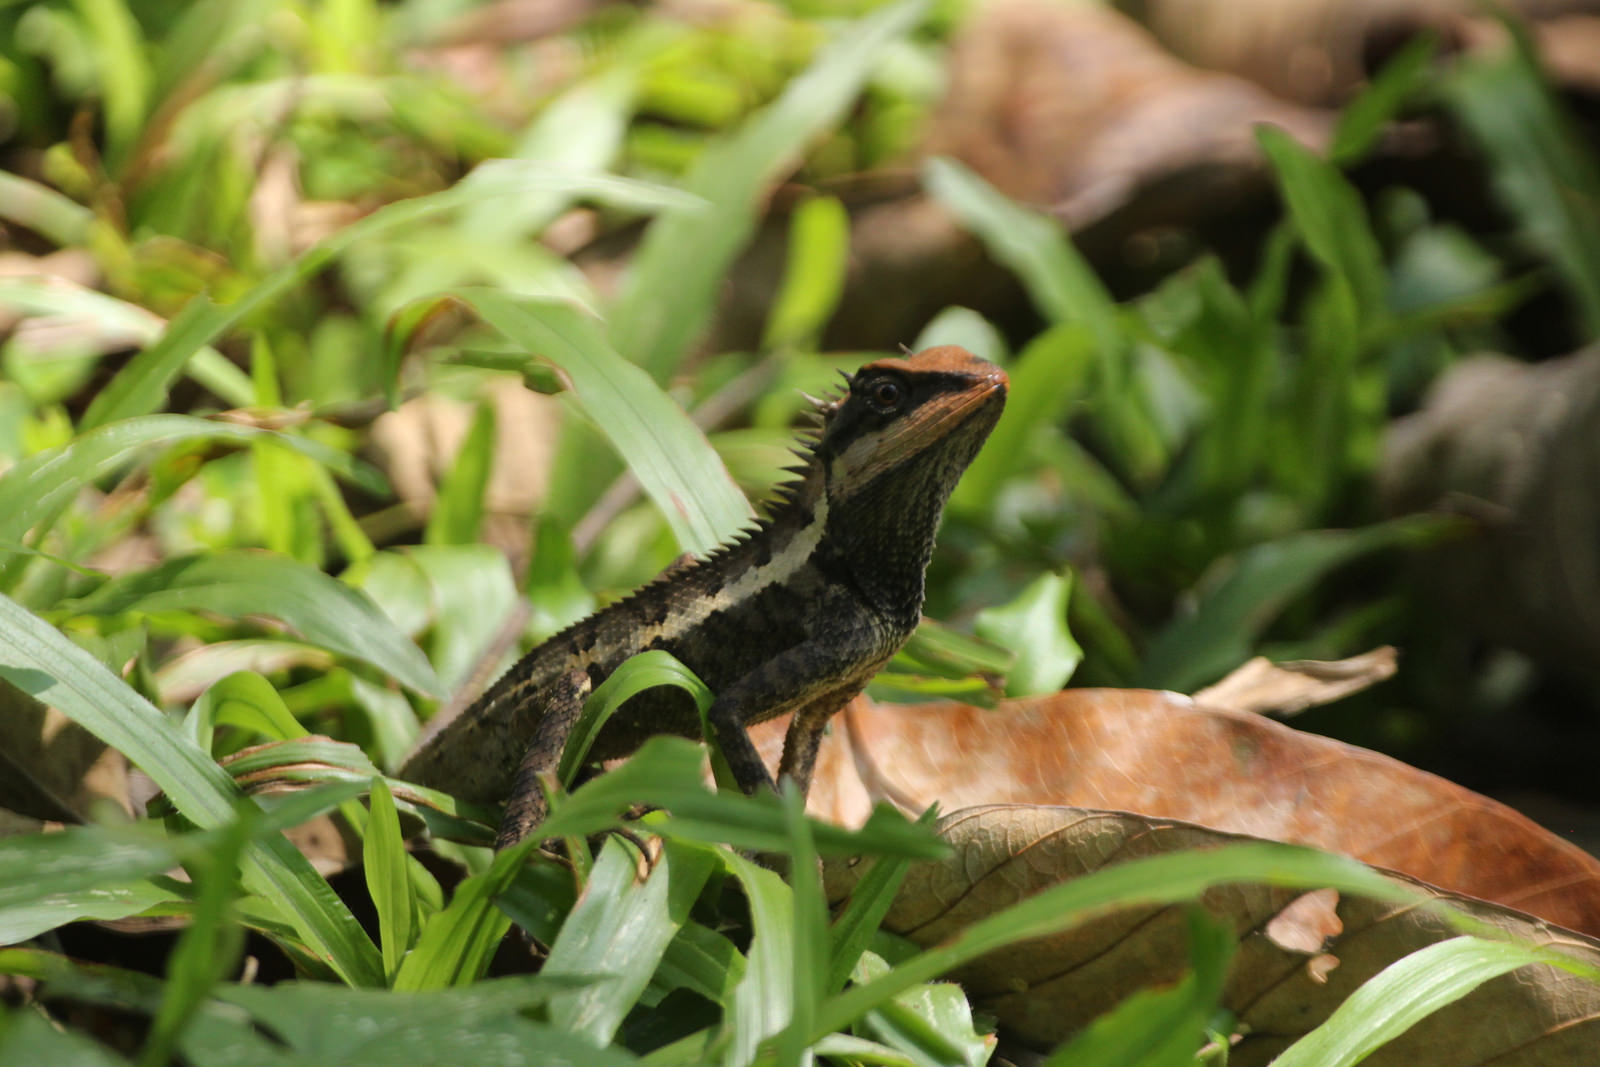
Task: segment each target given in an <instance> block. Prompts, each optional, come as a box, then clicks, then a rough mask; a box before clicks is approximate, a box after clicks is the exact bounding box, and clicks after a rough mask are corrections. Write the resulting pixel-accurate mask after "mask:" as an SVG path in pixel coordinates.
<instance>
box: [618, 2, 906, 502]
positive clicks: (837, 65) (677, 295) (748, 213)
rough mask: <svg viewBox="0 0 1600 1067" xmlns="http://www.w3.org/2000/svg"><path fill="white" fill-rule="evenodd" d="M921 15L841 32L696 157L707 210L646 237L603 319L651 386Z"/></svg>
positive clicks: (871, 21)
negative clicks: (767, 210) (774, 199)
mask: <svg viewBox="0 0 1600 1067" xmlns="http://www.w3.org/2000/svg"><path fill="white" fill-rule="evenodd" d="M924 10H925V5H924V4H923V3H922V2H921V0H905V2H902V3H899V4H895V5H893V6H891V7H888V8H885V9H883V10H881V11H878V12H876V13H874V14H872V15H869V16H868V17H866V18H864V19H861V20H859V21H857V22H855V23H851V24H847V25H845V26H842V27H841V28H840V30H839V33H838V35H837V37H836V38H835V39H834V41H833V42H832V43H831V44H830V45H829V46H828V47H827V48H825V49H824V50H823V51H822V53H821V54H820V55H819V56H818V57H817V59H816V61H815V62H814V63H812V65H811V67H810V68H809V69H808V70H806V72H805V73H803V74H801V75H800V76H799V77H798V78H795V79H794V80H793V81H791V82H790V83H789V85H788V87H787V88H786V89H785V90H784V92H783V95H781V96H780V97H779V98H778V99H777V100H775V101H774V102H773V103H771V104H769V105H768V106H767V107H765V108H763V109H762V110H761V111H760V112H758V113H757V114H756V115H754V116H753V117H751V118H750V119H748V120H746V122H745V123H744V124H743V125H742V126H740V127H739V129H738V130H736V131H734V132H733V133H732V134H731V135H729V136H727V137H725V138H723V139H721V140H719V141H716V142H714V143H713V144H711V145H709V146H707V147H706V148H705V149H704V150H702V151H701V153H700V155H699V157H698V158H697V159H696V161H695V163H694V166H693V168H692V169H691V170H690V172H689V174H688V175H687V176H686V177H685V178H684V182H683V185H684V188H685V189H687V190H688V191H689V192H690V193H693V194H695V195H696V196H698V197H700V198H701V199H703V200H704V201H706V202H707V203H708V204H709V205H710V206H709V207H708V208H706V209H703V210H702V209H698V208H697V209H672V210H668V211H666V212H664V213H663V214H661V215H660V216H659V217H658V218H657V219H656V221H655V222H654V223H653V224H652V225H651V226H650V228H649V229H648V230H647V231H646V232H645V236H644V240H643V242H641V244H640V246H639V248H638V250H637V251H636V252H635V253H634V256H633V261H632V265H631V267H630V270H629V273H628V276H627V278H626V279H625V280H624V282H623V288H622V292H621V295H620V296H619V297H618V298H617V301H616V303H615V305H614V306H613V307H612V310H611V313H610V316H609V319H610V336H611V341H612V343H613V344H614V345H615V346H616V350H617V351H618V352H621V353H622V354H623V355H624V356H625V357H627V358H628V359H630V360H632V361H633V362H634V363H636V364H638V365H639V366H641V367H643V368H644V369H645V370H646V371H647V372H649V374H650V376H651V377H653V378H654V379H655V380H656V381H658V382H661V381H665V380H666V379H667V377H668V376H669V375H671V374H672V372H673V371H674V370H675V369H676V368H677V366H678V362H679V360H681V359H682V357H683V354H684V353H685V352H686V351H687V350H688V348H689V346H690V345H691V344H693V343H694V340H695V337H696V335H697V334H698V333H699V332H700V330H701V329H702V327H703V326H704V325H705V323H706V321H707V320H708V318H709V316H710V314H711V311H712V305H713V303H714V302H715V299H716V294H717V289H718V287H719V286H720V285H721V284H722V282H723V279H724V277H725V276H726V275H727V272H728V267H729V265H730V264H731V263H732V262H733V260H734V257H735V256H737V255H738V254H739V251H740V250H741V249H742V248H743V247H744V246H745V244H746V243H747V242H748V241H749V238H750V235H751V234H752V233H753V232H754V228H755V224H756V220H757V215H758V212H759V211H760V207H761V200H762V198H763V197H764V196H765V195H766V192H767V190H768V188H769V187H770V186H771V185H772V184H773V183H775V182H777V181H779V180H780V179H782V178H783V177H784V176H785V175H786V173H787V172H788V171H789V170H790V169H791V168H793V167H794V166H795V164H796V163H798V162H799V161H800V158H801V155H802V153H803V152H804V151H805V150H806V147H807V146H808V145H809V144H810V143H811V142H812V141H813V140H814V139H815V138H816V137H818V136H819V135H821V134H822V133H823V132H824V131H826V130H829V129H831V128H833V127H834V126H835V125H836V124H837V123H838V121H839V119H840V118H841V117H842V116H843V114H844V112H845V109H846V108H848V107H849V106H850V104H851V102H852V101H854V100H855V98H856V95H857V94H858V93H859V92H860V90H861V86H862V84H863V83H864V82H865V81H866V79H867V78H868V76H869V75H870V74H871V73H872V71H873V67H874V64H875V63H877V62H878V61H879V59H880V58H881V56H882V53H883V50H884V48H885V47H886V46H887V45H888V44H889V43H890V42H891V41H893V40H895V39H896V38H899V37H901V36H903V35H905V34H906V33H909V32H910V31H911V29H912V28H913V27H914V26H915V25H917V23H918V22H919V21H920V20H921V18H922V15H923V12H924ZM725 532H726V531H725Z"/></svg>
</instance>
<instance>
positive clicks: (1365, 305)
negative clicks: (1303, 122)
mask: <svg viewBox="0 0 1600 1067" xmlns="http://www.w3.org/2000/svg"><path fill="white" fill-rule="evenodd" d="M1256 140H1257V142H1259V143H1260V145H1261V150H1262V152H1264V153H1265V154H1266V157H1267V160H1268V162H1270V163H1271V164H1272V169H1273V171H1274V172H1275V173H1276V175H1277V179H1278V187H1279V189H1280V191H1281V192H1282V194H1283V199H1284V203H1285V204H1286V205H1287V206H1288V208H1289V214H1290V216H1291V217H1292V218H1293V219H1294V224H1295V228H1296V229H1297V230H1298V231H1299V233H1300V239H1301V240H1302V241H1304V242H1305V246H1306V250H1307V251H1309V252H1310V253H1311V256H1312V258H1313V259H1315V260H1316V261H1317V262H1318V263H1319V264H1321V265H1322V267H1323V269H1324V270H1326V271H1327V272H1328V273H1329V274H1330V275H1332V276H1333V277H1335V278H1337V279H1339V282H1340V283H1341V284H1342V285H1343V286H1345V287H1346V289H1347V291H1348V292H1349V294H1350V298H1351V299H1352V300H1353V302H1354V304H1355V309H1356V312H1357V314H1358V316H1359V324H1360V325H1361V327H1362V328H1363V329H1367V328H1370V327H1371V326H1372V325H1374V324H1375V323H1377V322H1379V321H1381V320H1382V318H1383V315H1384V312H1385V303H1386V297H1385V295H1384V289H1385V285H1386V274H1385V272H1384V266H1383V250H1382V249H1381V248H1379V247H1378V239H1377V238H1376V237H1375V236H1373V233H1372V226H1371V223H1370V222H1369V221H1368V219H1367V209H1366V207H1365V206H1364V205H1363V204H1362V202H1361V194H1360V193H1358V192H1356V190H1355V188H1354V187H1353V186H1352V185H1351V184H1350V183H1349V182H1348V181H1346V180H1345V178H1344V176H1343V175H1342V174H1340V173H1339V171H1338V169H1337V168H1336V167H1334V166H1333V165H1332V164H1331V163H1328V162H1327V161H1325V160H1322V159H1319V158H1317V156H1315V155H1314V154H1312V152H1311V151H1310V150H1309V149H1308V148H1306V147H1305V146H1304V145H1302V144H1301V143H1300V142H1299V141H1296V140H1295V139H1294V138H1293V137H1290V136H1289V135H1288V134H1287V133H1284V132H1283V131H1282V130H1280V129H1278V128H1277V127H1276V126H1259V127H1257V128H1256Z"/></svg>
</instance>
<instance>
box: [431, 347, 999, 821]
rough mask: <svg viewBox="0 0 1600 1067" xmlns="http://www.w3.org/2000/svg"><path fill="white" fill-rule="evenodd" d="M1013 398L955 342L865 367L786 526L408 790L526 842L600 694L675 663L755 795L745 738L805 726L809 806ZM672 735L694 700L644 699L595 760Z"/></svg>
mask: <svg viewBox="0 0 1600 1067" xmlns="http://www.w3.org/2000/svg"><path fill="white" fill-rule="evenodd" d="M1006 389H1007V381H1006V376H1005V373H1004V372H1003V371H1001V370H1000V368H998V367H996V366H995V365H994V364H992V363H989V362H986V361H985V360H981V359H979V358H977V357H976V356H974V355H972V354H971V353H970V352H968V351H966V350H965V349H963V348H958V347H955V346H953V345H947V346H943V347H940V348H930V349H928V350H926V351H924V352H920V353H918V354H916V355H913V356H910V357H908V358H905V359H884V360H879V361H877V362H875V363H870V364H868V365H866V366H864V367H862V368H861V369H860V370H859V371H858V372H857V373H856V374H855V375H854V376H853V377H851V378H850V379H849V385H848V388H847V390H846V391H845V392H844V394H843V395H842V396H840V397H838V398H836V399H834V400H832V401H829V402H826V403H823V404H821V405H819V409H818V410H819V414H820V416H821V428H820V431H819V432H818V433H817V435H816V437H815V439H814V440H812V441H809V442H808V443H807V444H806V446H805V447H803V448H802V449H799V450H797V452H798V454H799V455H800V457H801V459H802V463H801V464H800V465H799V466H798V467H795V468H793V472H794V473H795V474H796V475H797V478H796V480H795V481H793V482H790V483H788V484H786V485H784V486H782V487H781V488H780V489H779V491H778V494H777V499H776V500H775V502H774V505H773V508H772V511H771V514H770V515H769V517H768V518H766V519H765V520H763V521H762V522H761V523H759V524H758V525H757V526H756V527H755V529H753V530H751V531H749V532H748V533H745V534H743V535H741V536H739V537H737V538H736V539H734V540H733V541H732V542H730V543H729V544H727V545H725V546H724V547H722V548H720V549H718V550H717V551H716V552H714V553H712V554H711V555H710V556H708V557H707V558H705V559H703V560H698V561H695V562H692V563H689V564H686V565H683V566H675V567H673V568H670V569H669V570H668V571H666V572H664V573H663V574H662V575H661V576H660V577H658V578H657V579H656V580H655V581H653V582H651V583H650V584H648V585H646V586H644V587H643V588H641V589H639V590H638V591H637V592H635V593H634V594H633V595H632V596H629V597H628V598H626V599H624V600H620V601H618V602H616V603H614V604H611V605H610V606H608V607H606V608H604V609H602V610H601V611H598V612H596V613H595V614H593V615H591V616H589V617H588V618H587V619H584V620H583V621H582V622H579V623H576V624H574V625H573V626H570V627H568V628H567V629H565V630H563V631H562V632H561V633H558V634H556V635H555V636H554V637H551V638H550V639H549V640H548V641H546V642H545V643H544V644H542V645H540V646H539V647H538V648H535V649H534V650H533V651H531V652H529V653H528V654H527V655H526V656H524V657H523V658H522V660H521V661H520V662H518V663H517V664H516V665H515V666H514V667H512V668H511V669H510V670H509V671H507V672H506V673H505V675H504V676H503V677H501V678H500V680H499V681H497V682H496V683H495V684H494V685H493V686H491V687H490V688H489V690H488V691H487V692H486V693H484V695H483V696H482V697H480V698H479V699H478V701H477V702H476V703H474V704H473V705H472V706H471V707H469V708H467V709H466V711H464V712H463V713H462V714H460V715H459V716H456V717H455V719H454V720H452V721H451V722H449V723H445V724H441V725H439V726H435V727H433V728H431V729H430V731H429V734H428V735H427V736H425V737H424V739H423V741H422V742H421V744H420V745H419V748H418V749H417V750H416V751H415V752H414V754H413V755H412V756H411V757H410V758H409V759H408V760H407V761H406V764H405V766H404V767H403V768H402V769H401V772H400V773H401V776H402V777H405V778H409V779H412V780H414V781H417V782H421V783H423V784H425V785H429V786H433V787H435V788H439V789H444V790H447V791H449V792H451V793H454V794H456V795H457V796H460V797H463V798H466V799H469V800H473V801H478V802H493V801H496V800H500V799H502V798H505V797H507V796H508V795H509V797H510V800H509V802H508V805H507V811H506V820H505V822H504V823H502V825H501V829H500V837H499V840H498V842H497V847H505V846H506V845H509V844H511V843H514V842H515V841H517V840H519V839H521V838H522V837H524V836H526V835H527V833H528V832H529V831H530V830H532V829H533V828H534V826H536V825H537V824H538V822H540V821H541V820H542V819H543V817H544V814H545V812H544V796H543V793H542V792H541V791H540V789H539V788H538V783H537V777H538V775H539V773H540V772H543V771H548V770H552V769H554V768H555V766H556V764H557V762H558V760H559V758H560V755H561V749H562V747H563V746H564V745H565V743H566V739H567V735H568V734H569V733H570V731H571V728H572V723H573V721H574V720H575V719H576V717H577V713H578V709H579V708H580V707H581V705H582V702H583V699H584V697H586V696H587V695H588V693H589V692H590V691H591V690H592V689H593V687H595V686H597V685H599V684H600V683H601V682H602V681H604V680H605V678H606V677H607V676H608V675H609V674H610V673H611V672H612V671H614V670H616V669H617V667H618V666H620V665H621V664H622V662H623V661H624V660H626V659H628V657H630V656H633V655H635V654H637V653H639V652H643V651H645V650H647V649H652V648H663V649H666V650H667V651H668V652H670V653H672V654H673V655H674V656H676V657H677V658H678V659H680V660H682V661H683V663H684V664H685V665H686V666H688V667H689V669H690V670H692V671H694V672H695V673H696V674H697V675H699V676H700V678H701V679H702V680H703V681H704V682H705V683H706V685H707V686H709V687H710V688H711V691H712V692H713V693H715V694H716V699H715V701H714V702H713V704H712V706H711V709H710V712H709V718H710V720H711V724H712V727H713V729H714V730H715V732H716V737H717V741H718V743H719V745H720V746H721V747H722V750H723V752H724V754H725V755H726V756H727V758H728V763H729V765H730V767H731V768H732V769H733V773H734V777H735V778H736V779H737V780H738V782H739V784H740V786H741V787H742V788H743V789H744V790H745V791H746V792H753V791H755V790H756V789H759V788H761V787H763V786H765V787H769V788H770V787H771V785H772V779H771V777H770V776H769V775H768V773H767V769H766V767H765V765H764V764H763V763H762V762H761V758H760V756H759V755H758V754H757V753H756V750H755V746H754V745H753V744H752V743H751V741H750V738H749V735H748V734H747V733H746V732H745V727H747V726H749V725H752V724H754V723H758V722H764V721H766V720H767V719H771V718H774V717H776V716H778V715H782V714H785V713H787V712H794V719H793V721H792V722H791V725H790V727H789V731H788V734H787V736H786V737H785V741H784V754H783V761H782V763H781V764H780V767H779V774H780V776H783V775H787V776H789V777H791V778H793V779H794V780H795V782H796V784H798V785H799V786H800V789H801V791H802V792H804V791H805V790H806V788H807V787H808V786H809V784H810V780H811V770H812V764H813V761H814V759H815V756H816V748H817V743H818V740H819V739H820V737H821V733H822V730H823V728H824V727H825V726H826V724H827V721H828V719H829V718H830V717H831V716H832V715H833V713H834V712H836V711H838V710H839V708H841V707H842V706H844V704H845V703H846V702H848V701H849V700H850V699H851V698H852V697H854V696H855V695H856V694H857V693H859V692H861V690H862V689H863V688H864V687H865V686H866V684H867V682H868V681H869V680H870V679H871V678H872V676H873V675H874V674H876V673H877V672H878V671H879V670H880V669H881V668H882V667H883V665H884V664H885V663H887V662H888V660H889V658H890V657H891V656H893V655H894V654H895V652H896V651H898V650H899V648H900V647H901V646H902V645H903V644H905V642H906V640H907V639H908V638H909V637H910V636H911V633H912V631H913V630H915V629H916V626H917V623H918V621H919V619H920V618H921V611H922V596H923V573H924V571H925V570H926V569H927V565H928V558H929V556H930V555H931V553H932V551H933V538H934V533H935V532H936V531H937V529H938V526H939V519H940V516H941V514H942V513H943V510H944V505H945V501H947V500H948V499H949V497H950V492H951V490H953V489H954V488H955V485H956V481H957V479H959V478H960V477H961V473H962V472H963V471H964V470H966V468H967V465H968V464H969V463H971V462H972V458H973V456H975V455H976V454H977V452H978V449H979V448H980V447H981V446H982V444H983V442H984V440H985V438H987V437H988V434H989V431H990V430H991V429H993V427H994V424H995V422H996V420H998V419H999V417H1000V412H1001V409H1002V408H1003V407H1004V406H1005V397H1006ZM656 734H680V735H683V736H686V737H698V736H700V721H699V717H698V715H697V714H696V712H695V709H694V704H693V702H692V701H691V700H690V699H689V698H688V696H687V695H686V694H684V693H682V692H680V691H678V690H675V689H653V690H648V691H646V692H644V693H641V694H640V695H638V696H636V697H634V698H633V699H632V700H630V701H628V703H627V704H625V705H624V706H623V707H622V708H621V709H620V710H619V711H618V712H617V714H616V715H614V716H613V717H612V718H611V719H610V720H609V721H608V722H607V723H606V725H605V727H604V728H603V729H602V730H601V731H600V735H599V737H598V738H597V739H596V740H595V743H594V747H593V749H592V750H591V751H590V758H591V759H592V760H596V761H598V760H606V759H613V758H616V757H619V756H625V755H628V754H629V753H631V752H633V751H634V750H635V749H637V748H638V747H639V746H640V745H641V744H643V743H644V741H645V740H646V739H647V738H649V737H652V736H654V735H656Z"/></svg>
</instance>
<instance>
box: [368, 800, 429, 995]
mask: <svg viewBox="0 0 1600 1067" xmlns="http://www.w3.org/2000/svg"><path fill="white" fill-rule="evenodd" d="M371 797H372V807H371V814H370V817H369V818H368V819H367V833H366V837H365V839H364V840H363V841H362V843H361V859H362V866H363V867H364V868H365V873H366V876H367V892H368V893H370V894H371V895H372V904H373V907H374V908H376V909H377V912H378V942H379V944H380V945H381V946H382V948H383V972H384V974H385V975H387V976H388V978H389V981H391V982H393V981H394V977H395V975H397V974H398V973H399V972H400V961H401V960H402V959H404V958H405V954H406V952H407V951H409V950H410V948H411V942H412V935H413V933H414V931H415V926H414V922H415V919H416V912H417V904H416V900H415V899H414V898H413V895H412V891H411V878H410V875H409V874H408V873H407V871H406V845H405V840H404V838H402V837H401V835H400V816H399V813H397V812H396V811H395V807H394V795H393V794H392V793H390V792H389V786H388V785H387V784H386V783H385V782H384V780H383V779H382V778H374V779H373V780H372V792H371Z"/></svg>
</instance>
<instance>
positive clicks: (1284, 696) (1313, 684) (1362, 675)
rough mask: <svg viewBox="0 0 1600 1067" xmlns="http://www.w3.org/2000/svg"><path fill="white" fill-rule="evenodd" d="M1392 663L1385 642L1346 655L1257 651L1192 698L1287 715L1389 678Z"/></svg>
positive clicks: (1209, 703) (1211, 704)
mask: <svg viewBox="0 0 1600 1067" xmlns="http://www.w3.org/2000/svg"><path fill="white" fill-rule="evenodd" d="M1396 666H1397V656H1396V654H1395V650H1394V648H1393V647H1392V646H1390V645H1384V646H1383V647H1382V648H1375V649H1373V650H1372V651H1371V652H1363V653H1362V654H1361V655H1359V656H1351V657H1350V658H1349V659H1336V660H1315V659H1304V660H1291V661H1288V662H1285V663H1273V662H1272V661H1271V660H1269V659H1267V657H1265V656H1257V657H1256V658H1255V659H1253V660H1251V661H1250V662H1248V663H1246V664H1245V665H1244V666H1243V667H1240V668H1239V669H1238V670H1236V671H1234V672H1233V673H1232V674H1230V675H1228V676H1227V677H1226V678H1224V679H1222V681H1220V682H1218V683H1217V684H1216V685H1213V686H1208V687H1206V688H1205V689H1202V690H1200V692H1198V693H1196V694H1195V695H1194V699H1195V702H1196V703H1198V704H1204V705H1206V706H1207V707H1213V708H1230V709H1232V710H1233V711H1253V712H1255V713H1256V714H1258V715H1266V714H1278V715H1293V714H1295V713H1296V712H1300V711H1304V710H1306V709H1307V708H1314V707H1318V706H1319V705H1322V704H1331V703H1333V702H1334V701H1335V700H1342V699H1344V698H1345V697H1347V696H1350V695H1352V694H1354V693H1359V692H1361V690H1363V689H1366V688H1367V687H1368V686H1373V685H1377V684H1378V683H1379V682H1381V681H1384V680H1385V679H1388V678H1392V677H1394V672H1395V669H1396Z"/></svg>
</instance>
